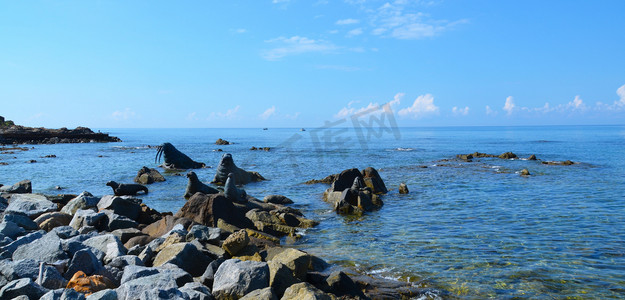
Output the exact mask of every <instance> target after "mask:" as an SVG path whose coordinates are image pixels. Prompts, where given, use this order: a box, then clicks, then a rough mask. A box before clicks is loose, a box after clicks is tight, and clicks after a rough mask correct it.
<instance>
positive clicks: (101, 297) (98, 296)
mask: <svg viewBox="0 0 625 300" xmlns="http://www.w3.org/2000/svg"><path fill="white" fill-rule="evenodd" d="M86 300H117V292H116V291H115V290H110V289H109V290H102V291H99V292H95V293H93V294H91V295H89V296H87V298H86Z"/></svg>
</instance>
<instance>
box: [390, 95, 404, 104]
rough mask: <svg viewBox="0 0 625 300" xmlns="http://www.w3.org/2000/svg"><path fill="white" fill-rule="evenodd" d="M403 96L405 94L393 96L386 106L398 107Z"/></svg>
mask: <svg viewBox="0 0 625 300" xmlns="http://www.w3.org/2000/svg"><path fill="white" fill-rule="evenodd" d="M405 95H406V94H404V93H397V94H395V96H394V97H393V100H391V101H390V102H389V103H388V104H390V105H391V106H396V105H399V104H400V103H401V98H403V97H404V96H405Z"/></svg>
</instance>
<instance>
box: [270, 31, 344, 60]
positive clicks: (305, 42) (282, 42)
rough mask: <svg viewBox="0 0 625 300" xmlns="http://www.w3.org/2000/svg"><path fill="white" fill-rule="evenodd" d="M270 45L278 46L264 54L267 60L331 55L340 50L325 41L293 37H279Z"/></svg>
mask: <svg viewBox="0 0 625 300" xmlns="http://www.w3.org/2000/svg"><path fill="white" fill-rule="evenodd" d="M266 42H267V43H270V44H278V46H277V47H276V48H273V49H270V50H267V51H265V52H263V53H262V57H263V58H264V59H266V60H279V59H281V58H283V57H285V56H289V55H297V54H303V53H314V52H318V53H330V52H333V51H336V50H337V49H338V47H337V46H335V45H334V44H332V43H330V42H328V41H324V40H313V39H309V38H306V37H300V36H293V37H290V38H285V37H279V38H275V39H272V40H268V41H266Z"/></svg>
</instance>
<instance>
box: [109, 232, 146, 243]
mask: <svg viewBox="0 0 625 300" xmlns="http://www.w3.org/2000/svg"><path fill="white" fill-rule="evenodd" d="M111 233H112V234H113V235H114V236H116V237H117V238H119V240H120V241H121V242H122V243H124V244H125V243H126V242H127V241H128V240H129V239H131V238H133V237H135V236H142V235H145V234H144V233H143V232H141V230H139V229H137V228H123V229H115V230H113V231H112V232H111Z"/></svg>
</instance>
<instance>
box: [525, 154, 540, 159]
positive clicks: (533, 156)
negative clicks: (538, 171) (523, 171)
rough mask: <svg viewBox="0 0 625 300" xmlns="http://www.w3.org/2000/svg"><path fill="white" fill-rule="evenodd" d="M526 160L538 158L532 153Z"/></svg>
mask: <svg viewBox="0 0 625 300" xmlns="http://www.w3.org/2000/svg"><path fill="white" fill-rule="evenodd" d="M527 160H538V158H536V155H535V154H532V155H530V157H529V158H528V159H527Z"/></svg>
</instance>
